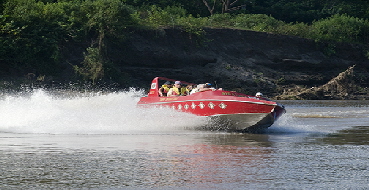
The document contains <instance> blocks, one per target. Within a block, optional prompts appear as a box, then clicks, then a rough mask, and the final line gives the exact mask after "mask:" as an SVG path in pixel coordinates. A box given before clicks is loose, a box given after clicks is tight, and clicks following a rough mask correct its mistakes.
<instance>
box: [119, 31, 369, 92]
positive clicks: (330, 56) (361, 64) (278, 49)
mask: <svg viewBox="0 0 369 190" xmlns="http://www.w3.org/2000/svg"><path fill="white" fill-rule="evenodd" d="M115 48H117V49H114V51H116V52H117V51H118V52H120V53H119V56H116V57H112V60H113V61H114V62H115V63H119V66H120V70H121V71H123V72H127V73H130V75H131V78H132V79H133V83H135V84H136V85H137V86H139V87H145V88H148V86H149V83H150V82H151V79H152V78H154V77H156V76H164V77H168V78H174V79H178V80H184V81H189V82H194V83H204V82H211V83H214V82H216V84H217V86H218V87H223V88H225V89H228V90H236V91H239V92H244V93H248V94H254V93H256V92H258V91H261V92H263V93H264V94H267V95H268V96H269V97H276V98H280V99H304V98H303V97H302V96H299V98H296V95H298V93H301V91H303V90H302V89H310V88H312V87H319V86H322V85H324V84H326V83H328V82H329V81H330V80H331V79H333V78H334V77H336V76H338V75H339V74H340V73H341V72H343V71H345V70H346V69H348V68H350V67H352V66H353V65H356V66H355V68H353V75H352V76H353V77H352V80H351V82H352V83H355V84H353V85H355V86H357V90H360V91H361V92H360V93H359V94H355V93H354V92H353V91H350V92H347V93H344V94H345V96H342V98H343V99H350V98H351V99H358V98H359V99H363V98H365V97H368V96H369V94H368V89H367V87H368V86H369V84H368V82H366V81H368V76H369V60H368V58H366V57H365V51H367V49H366V47H364V46H359V45H352V44H335V45H328V44H325V43H316V42H314V41H313V40H308V39H303V38H297V37H291V36H284V35H275V34H269V33H261V32H253V31H245V30H230V29H206V30H205V35H203V36H195V35H190V34H188V33H186V32H183V31H181V30H179V29H162V30H158V31H147V30H142V31H135V32H132V34H131V36H130V38H129V40H127V42H126V43H125V44H123V45H122V46H121V47H115ZM282 94H285V95H286V96H281V95H282ZM337 98H338V99H339V97H335V98H334V99H337ZM305 99H330V98H329V96H328V95H327V94H324V95H323V96H315V97H305Z"/></svg>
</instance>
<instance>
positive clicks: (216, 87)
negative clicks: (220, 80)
mask: <svg viewBox="0 0 369 190" xmlns="http://www.w3.org/2000/svg"><path fill="white" fill-rule="evenodd" d="M214 84H215V89H218V84H217V81H216V80H215V81H214Z"/></svg>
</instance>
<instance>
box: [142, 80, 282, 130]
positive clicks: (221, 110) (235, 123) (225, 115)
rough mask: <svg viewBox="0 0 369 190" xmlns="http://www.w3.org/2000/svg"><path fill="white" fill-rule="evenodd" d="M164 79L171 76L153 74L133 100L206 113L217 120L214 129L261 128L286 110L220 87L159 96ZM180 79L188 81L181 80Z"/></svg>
mask: <svg viewBox="0 0 369 190" xmlns="http://www.w3.org/2000/svg"><path fill="white" fill-rule="evenodd" d="M165 81H175V80H173V79H168V78H164V77H156V78H154V79H153V80H152V82H151V88H150V91H149V93H148V96H147V97H142V98H141V99H140V101H139V102H138V103H137V104H138V106H144V107H145V106H158V107H160V106H162V107H170V108H173V109H175V110H178V111H183V112H187V113H192V114H195V115H198V116H207V117H210V118H211V119H212V120H213V121H216V122H217V123H218V124H220V125H217V129H223V130H228V131H255V130H260V129H265V128H268V127H270V126H271V125H272V124H273V123H274V121H276V120H277V119H278V118H279V117H280V116H281V115H282V114H284V113H285V112H286V110H285V109H284V106H283V105H280V104H278V103H276V102H274V101H271V100H268V99H266V98H262V97H255V96H249V95H246V94H242V93H237V92H234V91H224V90H220V89H218V90H215V89H213V90H208V91H202V92H197V93H194V94H191V95H188V96H171V97H160V96H159V88H160V84H162V83H164V82H165ZM181 83H182V84H191V83H187V82H184V81H181ZM219 126H220V127H219Z"/></svg>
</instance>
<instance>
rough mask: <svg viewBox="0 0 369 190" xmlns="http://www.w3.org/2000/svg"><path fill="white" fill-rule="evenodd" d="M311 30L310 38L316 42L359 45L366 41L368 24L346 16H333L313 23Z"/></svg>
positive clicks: (368, 31) (362, 20)
mask: <svg viewBox="0 0 369 190" xmlns="http://www.w3.org/2000/svg"><path fill="white" fill-rule="evenodd" d="M312 30H313V33H312V36H311V37H312V38H314V39H316V40H327V41H338V42H358V43H360V42H363V41H364V42H365V41H366V42H367V41H368V36H367V34H368V33H369V22H368V20H364V19H359V18H355V17H350V16H347V15H334V16H332V17H329V18H327V19H322V20H319V21H315V22H314V23H313V24H312Z"/></svg>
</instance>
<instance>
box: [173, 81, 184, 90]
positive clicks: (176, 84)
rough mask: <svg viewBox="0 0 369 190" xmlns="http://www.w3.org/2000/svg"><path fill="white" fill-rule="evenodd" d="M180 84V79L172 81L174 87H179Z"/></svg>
mask: <svg viewBox="0 0 369 190" xmlns="http://www.w3.org/2000/svg"><path fill="white" fill-rule="evenodd" d="M181 85H182V83H181V81H176V82H174V87H177V88H178V87H181Z"/></svg>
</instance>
